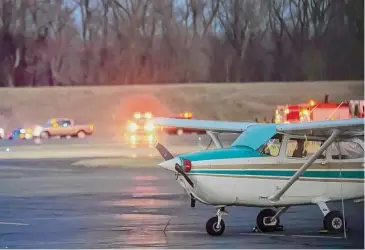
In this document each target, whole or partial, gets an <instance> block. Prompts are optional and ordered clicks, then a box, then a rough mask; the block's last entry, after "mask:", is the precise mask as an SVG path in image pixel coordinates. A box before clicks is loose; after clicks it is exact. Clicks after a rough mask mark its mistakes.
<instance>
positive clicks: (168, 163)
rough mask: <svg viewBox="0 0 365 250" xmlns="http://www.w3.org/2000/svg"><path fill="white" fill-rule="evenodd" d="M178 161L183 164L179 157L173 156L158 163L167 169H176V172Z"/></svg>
mask: <svg viewBox="0 0 365 250" xmlns="http://www.w3.org/2000/svg"><path fill="white" fill-rule="evenodd" d="M176 163H177V164H180V165H181V161H180V159H179V158H173V159H171V160H168V161H164V162H161V163H160V164H158V165H159V166H160V167H163V168H165V169H167V170H170V171H174V172H175V165H176Z"/></svg>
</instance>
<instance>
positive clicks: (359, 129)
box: [268, 118, 364, 203]
mask: <svg viewBox="0 0 365 250" xmlns="http://www.w3.org/2000/svg"><path fill="white" fill-rule="evenodd" d="M276 130H277V131H278V132H279V133H287V134H291V135H314V136H325V137H327V140H326V141H325V142H324V143H323V144H322V146H321V147H320V148H319V150H318V151H317V152H316V153H314V154H313V155H312V156H311V157H310V158H309V159H308V161H307V162H306V163H304V164H303V166H302V167H301V168H300V169H298V171H297V172H296V173H295V174H294V175H293V176H292V177H291V178H290V179H289V180H288V181H287V182H286V184H285V185H284V186H283V187H281V188H280V189H279V190H278V191H277V192H276V193H275V194H273V195H271V196H269V197H268V199H269V201H271V202H273V203H275V202H277V201H278V200H279V199H280V197H281V196H283V194H284V193H285V192H286V191H287V190H288V189H289V188H290V187H291V186H292V185H293V184H294V183H295V182H296V181H297V180H298V179H299V177H300V176H302V174H303V173H304V172H305V171H307V169H308V168H310V167H311V166H312V164H313V162H314V161H315V160H316V159H317V158H318V156H319V155H321V154H322V153H323V152H324V151H325V150H326V149H327V148H328V147H329V146H330V145H331V144H332V142H334V141H335V140H336V138H337V137H341V136H360V135H363V134H364V119H361V118H356V119H346V120H334V121H320V122H307V123H295V124H284V125H280V126H278V127H277V128H276Z"/></svg>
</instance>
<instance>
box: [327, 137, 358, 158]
mask: <svg viewBox="0 0 365 250" xmlns="http://www.w3.org/2000/svg"><path fill="white" fill-rule="evenodd" d="M331 152H332V159H334V160H343V159H359V158H363V157H364V149H363V148H362V146H361V145H360V144H359V143H356V142H353V141H339V142H334V143H332V145H331Z"/></svg>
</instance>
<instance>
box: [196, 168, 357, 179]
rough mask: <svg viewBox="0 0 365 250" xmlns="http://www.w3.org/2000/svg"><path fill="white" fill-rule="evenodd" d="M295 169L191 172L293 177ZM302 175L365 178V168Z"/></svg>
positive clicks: (206, 170) (198, 171)
mask: <svg viewBox="0 0 365 250" xmlns="http://www.w3.org/2000/svg"><path fill="white" fill-rule="evenodd" d="M295 173H296V171H295V170H272V169H270V170H262V169H259V170H244V169H237V170H236V169H235V170H234V169H230V170H225V169H222V170H221V169H219V170H218V169H193V170H192V171H191V172H190V173H189V174H199V175H204V174H206V175H230V176H237V177H239V176H262V177H268V176H273V177H291V176H293V175H294V174H295ZM302 177H308V178H344V179H364V170H360V171H359V170H352V171H342V172H341V171H325V170H323V171H311V170H307V171H306V172H304V173H303V175H302Z"/></svg>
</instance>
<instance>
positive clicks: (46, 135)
mask: <svg viewBox="0 0 365 250" xmlns="http://www.w3.org/2000/svg"><path fill="white" fill-rule="evenodd" d="M49 137H50V135H49V133H48V132H47V131H44V132H42V133H41V138H42V139H48V138H49Z"/></svg>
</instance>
